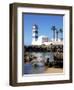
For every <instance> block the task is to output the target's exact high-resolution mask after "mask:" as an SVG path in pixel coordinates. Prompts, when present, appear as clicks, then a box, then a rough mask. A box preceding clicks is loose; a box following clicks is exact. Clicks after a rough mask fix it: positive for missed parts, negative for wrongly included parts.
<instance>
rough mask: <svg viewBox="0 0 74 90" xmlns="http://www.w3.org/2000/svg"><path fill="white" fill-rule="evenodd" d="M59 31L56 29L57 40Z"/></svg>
mask: <svg viewBox="0 0 74 90" xmlns="http://www.w3.org/2000/svg"><path fill="white" fill-rule="evenodd" d="M58 33H59V31H58V30H56V41H58Z"/></svg>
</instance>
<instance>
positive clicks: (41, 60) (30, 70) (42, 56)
mask: <svg viewBox="0 0 74 90" xmlns="http://www.w3.org/2000/svg"><path fill="white" fill-rule="evenodd" d="M29 54H30V55H31V56H35V57H37V58H35V59H33V60H32V61H31V62H29V63H25V64H24V74H39V73H43V72H44V71H45V69H46V68H45V62H46V61H47V59H48V60H49V61H50V62H52V61H53V60H54V59H53V53H52V52H46V53H45V52H44V53H43V52H38V53H36V52H33V53H29Z"/></svg>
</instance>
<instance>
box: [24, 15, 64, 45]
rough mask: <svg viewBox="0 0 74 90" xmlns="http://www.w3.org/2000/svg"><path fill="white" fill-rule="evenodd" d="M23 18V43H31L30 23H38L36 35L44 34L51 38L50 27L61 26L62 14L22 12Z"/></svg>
mask: <svg viewBox="0 0 74 90" xmlns="http://www.w3.org/2000/svg"><path fill="white" fill-rule="evenodd" d="M23 19H24V45H31V42H32V25H33V24H37V25H38V28H39V29H38V35H39V36H40V35H45V36H48V38H50V39H51V38H52V30H51V27H52V26H53V25H55V26H56V28H57V29H60V28H63V16H60V15H55V16H54V15H39V14H23Z"/></svg>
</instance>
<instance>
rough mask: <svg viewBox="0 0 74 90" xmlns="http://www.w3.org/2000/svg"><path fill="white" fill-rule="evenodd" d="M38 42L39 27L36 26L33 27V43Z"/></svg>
mask: <svg viewBox="0 0 74 90" xmlns="http://www.w3.org/2000/svg"><path fill="white" fill-rule="evenodd" d="M37 40H38V26H37V25H36V24H34V25H33V26H32V43H34V42H36V41H37Z"/></svg>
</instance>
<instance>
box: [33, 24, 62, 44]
mask: <svg viewBox="0 0 74 90" xmlns="http://www.w3.org/2000/svg"><path fill="white" fill-rule="evenodd" d="M50 44H53V45H63V40H61V39H58V40H57V38H55V40H54V39H53V38H52V39H49V38H48V37H47V36H45V35H41V36H38V25H36V24H34V25H33V26H32V45H50Z"/></svg>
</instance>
